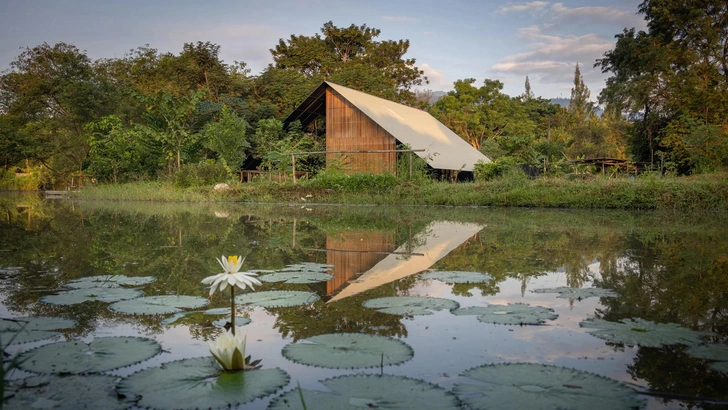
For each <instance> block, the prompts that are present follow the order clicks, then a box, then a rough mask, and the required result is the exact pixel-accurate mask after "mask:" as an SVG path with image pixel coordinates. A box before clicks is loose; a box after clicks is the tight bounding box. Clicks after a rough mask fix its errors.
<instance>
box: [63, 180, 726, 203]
mask: <svg viewBox="0 0 728 410" xmlns="http://www.w3.org/2000/svg"><path fill="white" fill-rule="evenodd" d="M373 177H376V176H373ZM356 178H358V179H356ZM77 196H78V197H79V198H81V199H95V200H134V201H175V202H207V201H233V202H270V203H273V202H284V203H302V204H303V203H339V204H380V205H383V204H386V205H395V204H403V205H449V206H508V207H543V208H602V209H685V210H691V209H695V210H698V209H700V210H703V209H705V210H728V174H725V173H722V174H712V175H696V176H690V177H664V178H663V177H658V176H642V177H639V178H632V179H629V178H602V177H591V178H588V179H581V178H539V179H536V180H530V179H527V178H525V177H522V176H509V177H504V178H500V179H495V180H492V181H487V182H477V183H445V182H422V181H421V182H419V183H412V182H406V181H400V180H396V179H387V178H371V179H370V180H367V178H366V177H361V176H359V177H352V178H351V179H344V180H341V179H339V180H337V181H335V182H332V181H320V180H319V181H317V180H316V179H314V180H310V181H300V182H299V183H298V184H297V185H294V184H293V183H291V182H285V183H271V182H256V183H245V184H235V185H232V186H231V188H230V189H228V190H225V191H215V190H214V189H212V187H211V186H207V187H190V188H175V187H173V186H172V185H170V184H165V183H158V182H145V183H131V184H120V185H114V184H109V185H101V186H97V187H92V188H86V189H84V190H83V191H82V192H79V193H78V195H77Z"/></svg>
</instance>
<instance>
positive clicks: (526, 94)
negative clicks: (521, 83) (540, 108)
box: [523, 76, 533, 100]
mask: <svg viewBox="0 0 728 410" xmlns="http://www.w3.org/2000/svg"><path fill="white" fill-rule="evenodd" d="M525 88H526V90H525V91H524V92H523V97H524V98H525V99H527V100H530V99H531V98H533V91H532V90H531V81H529V80H528V76H526V84H525Z"/></svg>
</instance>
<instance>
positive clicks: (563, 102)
mask: <svg viewBox="0 0 728 410" xmlns="http://www.w3.org/2000/svg"><path fill="white" fill-rule="evenodd" d="M551 104H558V105H560V106H562V107H564V108H569V104H571V99H570V98H552V99H551Z"/></svg>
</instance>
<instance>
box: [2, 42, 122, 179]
mask: <svg viewBox="0 0 728 410" xmlns="http://www.w3.org/2000/svg"><path fill="white" fill-rule="evenodd" d="M10 67H11V68H10V70H7V71H5V72H4V73H3V75H2V76H1V77H0V111H1V112H3V114H4V115H5V116H6V119H7V120H9V122H8V123H9V124H12V126H13V127H16V128H15V130H14V131H12V132H11V133H8V134H6V135H8V136H9V138H12V139H14V140H15V141H16V143H17V144H16V145H22V146H23V149H22V153H23V155H24V156H25V157H26V158H29V159H35V160H38V161H40V162H41V163H43V164H44V165H45V166H46V167H48V168H49V169H50V170H51V171H52V172H53V174H54V175H55V177H56V178H57V179H63V178H65V176H66V175H68V174H69V173H71V172H73V171H81V170H82V169H83V166H84V160H85V159H86V157H87V155H88V151H89V145H88V141H87V137H88V133H87V131H86V130H85V128H84V125H85V124H86V123H87V122H89V121H92V120H94V119H97V118H100V117H101V116H103V115H104V114H105V113H106V112H107V111H108V110H109V108H110V107H109V106H108V104H107V103H108V97H107V94H106V93H105V92H104V91H105V85H106V84H105V82H104V79H103V78H100V77H98V76H97V75H96V74H95V73H94V70H93V67H92V63H91V61H90V60H89V58H88V57H87V56H86V54H85V53H84V52H82V51H80V50H79V49H78V48H76V47H75V46H73V45H71V44H66V43H57V44H55V45H53V46H51V45H49V44H47V43H43V44H42V45H39V46H37V47H33V48H26V49H25V50H24V51H23V52H22V53H21V54H20V56H18V57H17V59H16V60H15V61H13V62H12V63H11V64H10Z"/></svg>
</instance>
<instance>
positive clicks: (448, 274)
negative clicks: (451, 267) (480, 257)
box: [420, 270, 493, 283]
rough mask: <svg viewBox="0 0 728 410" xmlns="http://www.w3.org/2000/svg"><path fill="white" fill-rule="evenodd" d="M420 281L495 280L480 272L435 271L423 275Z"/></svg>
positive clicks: (463, 281) (477, 281) (476, 281)
mask: <svg viewBox="0 0 728 410" xmlns="http://www.w3.org/2000/svg"><path fill="white" fill-rule="evenodd" d="M420 279H434V280H439V281H440V282H445V283H481V282H487V281H489V280H491V279H493V277H492V276H490V275H488V274H485V273H480V272H463V271H444V270H435V271H429V272H427V273H423V274H422V275H420Z"/></svg>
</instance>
